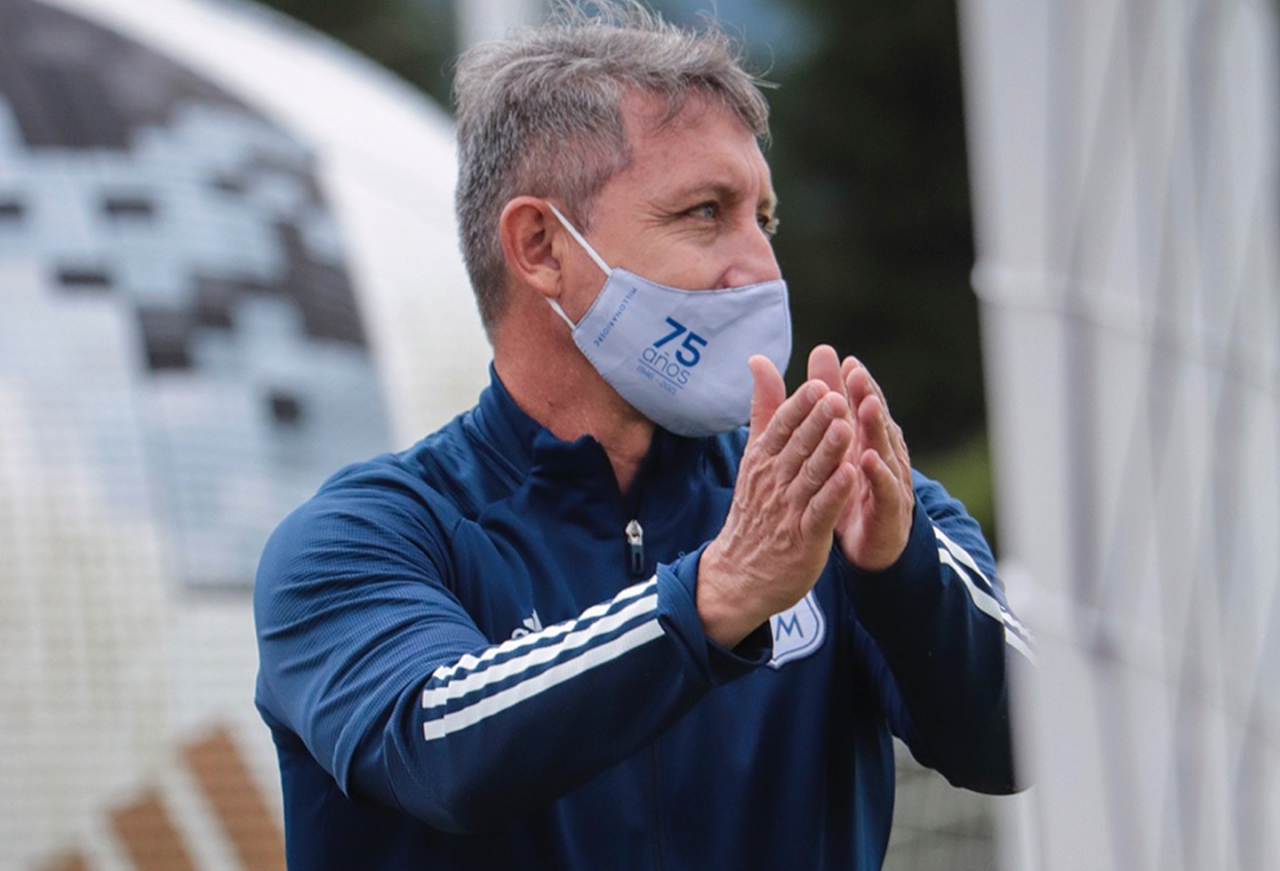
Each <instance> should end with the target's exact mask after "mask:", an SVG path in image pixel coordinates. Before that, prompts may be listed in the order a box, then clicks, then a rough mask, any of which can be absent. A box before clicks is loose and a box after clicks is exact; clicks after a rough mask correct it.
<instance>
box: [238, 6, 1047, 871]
mask: <svg viewBox="0 0 1280 871" xmlns="http://www.w3.org/2000/svg"><path fill="white" fill-rule="evenodd" d="M608 12H609V14H608V15H607V16H606V18H605V19H604V20H594V21H593V20H591V19H588V18H587V17H586V16H584V15H582V14H580V13H576V12H574V11H572V10H568V11H566V12H565V13H564V15H563V16H562V19H561V20H560V22H559V23H558V24H556V25H554V26H547V27H544V28H542V29H539V30H536V31H532V32H530V33H527V34H524V35H522V36H520V37H517V38H513V39H511V40H508V41H504V42H501V43H496V44H492V45H488V46H483V47H481V48H479V49H477V50H475V51H474V52H473V53H472V54H471V55H469V56H468V57H467V58H464V60H463V62H462V64H461V66H460V69H459V72H458V82H457V94H458V113H459V142H460V155H461V175H460V182H459V188H458V213H459V217H460V222H461V226H462V234H463V248H464V253H465V255H466V258H467V263H468V268H469V270H470V273H471V277H472V281H473V284H474V287H475V290H476V293H477V296H478V300H479V304H480V308H481V313H482V316H483V318H484V321H485V324H486V327H487V329H488V332H489V336H490V339H491V341H492V343H493V349H494V359H493V370H492V384H491V386H490V387H489V389H488V390H487V391H486V392H485V393H484V394H483V395H482V396H481V398H480V401H479V404H478V405H477V406H476V407H475V408H473V409H472V410H471V411H469V412H467V413H466V414H463V415H462V416H460V417H459V418H457V419H456V420H455V421H453V422H452V423H450V424H449V425H448V426H446V427H444V428H443V429H442V430H440V431H439V432H437V433H435V434H433V435H431V436H429V437H428V438H426V439H425V440H423V441H422V442H420V443H419V444H418V445H415V446H414V447H412V448H410V449H409V450H407V451H405V452H403V453H400V454H396V455H393V456H384V457H380V458H377V459H375V460H372V461H370V462H368V463H364V464H359V465H356V466H353V467H349V468H347V469H344V470H343V471H341V472H339V473H338V474H337V475H336V476H335V477H334V478H332V479H331V480H330V481H328V482H327V483H326V484H325V485H324V487H322V488H321V490H320V492H319V493H318V494H317V495H316V496H315V497H314V498H313V499H312V500H311V501H310V502H308V503H307V504H306V505H304V506H303V507H302V508H300V509H299V510H298V511H297V512H295V513H294V514H293V515H292V516H290V517H289V518H288V519H287V520H286V521H285V522H284V523H283V524H282V526H281V527H280V529H279V530H278V531H277V532H276V534H275V535H274V536H273V538H272V540H271V542H270V544H269V545H268V547H267V549H266V552H265V554H264V556H263V559H262V564H261V567H260V570H259V576H258V585H257V590H256V609H257V619H258V633H259V644H260V652H261V661H262V669H261V675H260V680H259V684H258V704H259V707H260V709H261V711H262V713H263V716H264V717H265V719H266V720H267V722H268V724H269V725H270V726H271V729H272V731H273V734H274V737H275V740H276V743H277V746H278V748H279V755H280V764H281V769H282V774H283V782H284V791H285V819H286V836H287V840H288V853H289V863H290V867H291V868H293V869H354V868H368V869H401V868H405V869H408V868H413V869H430V868H495V869H496V868H516V867H518V868H525V869H528V868H546V869H577V868H582V869H606V868H607V869H615V868H697V869H717V868H765V867H770V868H778V867H786V868H815V867H828V866H830V867H847V868H862V869H871V868H878V867H879V866H880V863H881V861H882V859H883V856H884V850H885V845H886V843H887V840H888V834H889V826H890V820H891V816H892V803H893V755H892V749H891V741H890V732H891V730H892V732H894V733H896V734H898V735H899V736H901V737H902V738H903V739H904V740H905V741H906V742H907V744H908V745H909V746H910V748H911V749H912V751H913V753H914V754H915V755H916V756H917V758H919V759H920V760H921V761H922V762H924V763H925V764H928V765H932V766H934V767H936V768H937V769H938V770H939V771H941V772H942V773H943V774H945V775H946V776H947V777H948V778H949V779H951V780H952V781H953V782H954V783H956V784H959V785H962V786H967V787H971V788H974V789H980V790H986V791H991V792H1001V791H1007V790H1009V789H1010V788H1011V787H1012V784H1013V775H1012V767H1011V762H1010V757H1011V753H1010V748H1009V743H1010V739H1009V724H1008V714H1007V686H1008V679H1007V677H1006V671H1007V666H1006V654H1007V651H1006V648H1008V647H1012V648H1014V652H1013V653H1012V654H1010V658H1011V659H1012V658H1016V657H1019V656H1021V655H1022V653H1021V652H1018V651H1019V650H1021V651H1025V649H1026V648H1025V644H1024V642H1023V641H1022V638H1021V635H1020V633H1021V628H1020V627H1019V626H1018V624H1017V622H1016V620H1014V618H1013V617H1012V616H1011V615H1010V614H1009V613H1008V611H1007V609H1006V608H1005V606H1004V604H1003V596H1002V593H1001V591H1000V589H999V587H998V586H996V585H995V581H994V577H995V576H994V571H993V568H994V567H993V564H992V558H991V555H990V553H989V551H988V549H987V547H986V546H985V544H984V543H983V542H982V538H981V535H980V532H979V531H978V529H977V525H976V524H975V523H974V522H973V521H972V520H970V519H969V518H968V517H967V516H966V515H965V513H964V511H963V508H962V507H961V506H960V505H959V504H958V503H956V502H954V501H953V500H951V499H950V498H949V497H947V495H946V494H945V493H944V492H943V491H942V489H941V488H940V487H939V486H938V485H937V484H935V483H933V482H931V481H929V480H927V479H925V478H923V477H922V476H919V475H916V474H914V473H913V472H912V470H911V466H910V460H909V457H908V454H907V450H906V447H905V445H904V443H903V440H902V435H901V432H900V431H899V429H898V427H897V426H896V425H895V424H894V423H893V421H892V419H891V417H890V416H889V411H888V407H887V406H886V404H885V401H884V398H883V396H882V395H881V394H880V391H879V388H878V387H877V386H876V384H875V381H874V380H873V379H872V378H871V376H870V374H869V373H868V372H867V371H866V369H865V368H863V367H862V366H861V365H860V364H859V363H858V362H857V361H856V360H853V359H851V358H850V359H846V360H844V361H843V362H841V361H840V360H839V359H838V358H837V356H836V353H835V352H834V351H833V350H832V349H830V348H827V347H821V348H818V349H816V350H815V351H814V352H813V353H812V354H811V355H810V357H809V364H808V365H809V380H808V381H807V382H806V383H805V384H804V385H803V386H801V387H800V389H798V390H797V391H796V392H795V393H794V394H793V395H791V396H790V397H788V396H786V391H785V388H784V386H783V380H782V376H781V374H780V372H779V369H780V368H781V367H782V366H785V363H786V358H787V356H788V355H789V352H790V328H789V321H788V319H787V307H786V287H785V285H784V284H783V283H782V282H781V275H780V270H779V268H778V264H777V262H776V260H775V259H774V256H773V251H772V248H771V244H770V235H771V233H772V230H773V224H774V209H775V197H774V192H773V189H772V185H771V181H770V175H769V168H768V165H767V164H766V162H765V160H764V158H763V156H762V154H761V151H760V148H759V145H758V141H759V140H760V139H761V138H762V137H763V136H764V135H765V133H766V111H765V105H764V102H763V100H762V99H761V97H760V95H759V92H758V91H757V89H756V87H755V84H754V82H753V81H752V79H751V78H750V77H749V76H748V75H747V74H746V73H744V72H743V71H742V70H741V68H740V67H739V66H738V64H737V63H736V61H735V59H734V57H733V55H732V54H731V53H730V51H729V48H728V46H727V43H726V41H725V39H724V38H723V36H722V35H720V34H718V33H715V32H710V33H701V34H695V33H688V32H682V31H680V30H677V29H673V28H670V27H669V26H667V25H664V24H662V23H660V22H658V21H656V20H655V19H653V18H651V17H650V16H649V15H647V14H646V13H644V12H643V11H642V10H639V9H638V8H635V7H633V6H627V7H626V8H621V9H618V8H615V9H613V10H608ZM748 417H749V423H750V426H749V428H748V429H743V428H741V427H738V426H737V425H738V424H741V423H742V422H743V421H744V420H745V419H747V418H748Z"/></svg>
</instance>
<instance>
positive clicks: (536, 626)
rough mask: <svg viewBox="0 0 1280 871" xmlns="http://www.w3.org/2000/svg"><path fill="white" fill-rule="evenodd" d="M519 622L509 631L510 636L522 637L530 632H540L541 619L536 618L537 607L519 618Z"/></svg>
mask: <svg viewBox="0 0 1280 871" xmlns="http://www.w3.org/2000/svg"><path fill="white" fill-rule="evenodd" d="M520 624H521V625H520V626H519V627H517V628H516V631H515V632H512V633H511V637H512V638H524V637H525V636H526V635H528V634H529V633H530V632H541V631H542V621H541V620H540V619H538V609H537V608H534V609H533V613H532V614H530V615H529V616H528V617H525V618H524V619H523V620H521V621H520Z"/></svg>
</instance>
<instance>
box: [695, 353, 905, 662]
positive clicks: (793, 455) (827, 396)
mask: <svg viewBox="0 0 1280 871" xmlns="http://www.w3.org/2000/svg"><path fill="white" fill-rule="evenodd" d="M750 366H751V374H752V377H753V379H754V385H755V386H754V392H753V395H752V400H751V424H750V434H749V436H748V439H747V447H746V451H745V452H744V453H743V457H742V463H741V465H740V466H739V470H738V481H737V485H736V487H735V488H734V494H733V504H732V506H731V507H730V509H729V515H728V517H727V518H726V520H725V524H724V527H723V529H722V530H721V531H720V534H719V535H717V536H716V538H715V539H714V540H713V541H712V542H711V543H710V544H709V545H707V548H706V550H705V551H704V552H703V555H702V559H701V562H700V563H699V568H698V591H697V605H698V613H699V615H700V616H701V618H702V623H703V627H704V629H705V630H706V632H707V635H708V637H710V638H712V639H714V640H715V641H717V642H719V643H720V644H722V645H724V646H726V647H734V646H736V645H737V644H738V643H739V642H740V641H741V640H742V639H744V638H745V637H746V636H747V635H748V634H750V633H751V631H752V630H754V629H755V628H756V627H758V626H760V625H761V624H762V623H763V622H764V621H765V620H768V619H769V617H770V616H771V615H772V614H776V613H778V612H780V611H785V610H786V609H787V608H789V607H791V606H792V605H794V604H795V603H796V602H798V601H799V600H800V599H801V598H803V597H804V595H805V594H806V593H807V592H808V591H809V590H810V589H811V588H812V587H813V585H814V583H815V582H816V581H817V579H818V576H819V575H820V574H821V572H822V569H823V567H824V566H825V565H826V562H827V559H828V557H829V555H830V552H831V547H832V541H833V537H834V541H835V543H836V544H837V545H838V546H839V548H840V551H841V553H842V554H843V555H844V557H845V559H847V560H848V561H849V562H850V563H852V564H853V565H855V566H857V567H858V568H860V569H864V570H867V571H878V570H881V569H885V568H888V567H889V566H891V565H893V563H894V562H896V561H897V559H898V557H899V556H901V554H902V552H903V550H904V549H905V548H906V544H907V538H908V536H909V535H910V532H911V516H912V511H913V509H914V507H915V492H914V490H913V488H912V484H911V461H910V457H909V456H908V454H907V447H906V443H905V442H904V441H903V438H902V430H901V429H900V428H899V427H898V425H897V424H896V423H894V421H893V418H892V417H890V415H889V408H888V405H887V404H886V403H885V400H884V395H883V394H882V393H881V392H880V387H879V385H877V384H876V382H875V380H874V379H873V378H872V377H871V373H870V372H868V371H867V370H866V368H865V367H864V366H863V365H862V364H861V363H860V362H858V361H857V360H856V359H854V358H853V357H846V358H845V359H844V361H843V362H841V361H840V359H839V357H838V356H837V354H836V352H835V349H833V348H832V347H830V346H829V345H820V346H818V347H817V348H815V349H814V350H813V352H812V353H811V354H810V355H809V372H808V374H809V380H807V381H806V382H805V383H804V384H802V385H801V386H800V387H799V389H797V390H796V392H795V393H793V394H792V395H791V396H787V395H786V386H785V384H784V382H783V380H782V375H781V374H780V373H779V372H778V370H777V368H776V367H775V366H774V365H773V364H772V363H771V362H770V361H769V360H768V359H767V358H765V357H760V356H757V357H752V358H751V360H750Z"/></svg>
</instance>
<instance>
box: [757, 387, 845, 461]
mask: <svg viewBox="0 0 1280 871" xmlns="http://www.w3.org/2000/svg"><path fill="white" fill-rule="evenodd" d="M784 389H785V388H784ZM830 392H831V391H830V390H829V389H828V388H827V385H825V384H823V383H822V382H821V381H806V382H805V383H804V384H801V385H800V388H799V389H798V390H796V392H795V393H793V394H791V396H789V397H788V398H787V399H786V400H784V401H783V403H782V404H781V405H779V406H778V408H777V411H776V412H775V413H774V415H773V419H772V420H770V421H769V423H768V425H767V426H765V427H764V429H763V430H761V431H760V432H759V434H758V435H757V436H756V444H757V446H758V447H759V448H760V449H761V450H764V451H766V452H767V453H769V454H775V455H776V454H779V453H781V452H782V451H783V449H784V448H786V447H787V445H788V444H789V443H790V441H791V439H792V437H793V436H794V435H795V432H796V430H797V429H798V428H799V427H800V426H801V425H802V424H803V423H804V422H805V420H806V419H807V418H808V416H809V415H810V414H811V413H812V412H813V409H814V407H815V406H816V405H817V404H818V403H819V402H821V401H822V398H823V397H824V396H826V395H827V394H829V393H830ZM815 443H816V441H815Z"/></svg>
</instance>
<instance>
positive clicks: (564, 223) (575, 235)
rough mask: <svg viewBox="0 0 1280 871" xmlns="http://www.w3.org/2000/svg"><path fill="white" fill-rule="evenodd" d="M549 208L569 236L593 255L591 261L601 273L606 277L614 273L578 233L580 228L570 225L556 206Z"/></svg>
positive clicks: (550, 204) (548, 204)
mask: <svg viewBox="0 0 1280 871" xmlns="http://www.w3.org/2000/svg"><path fill="white" fill-rule="evenodd" d="M547 207H548V208H550V209H551V212H552V214H554V215H555V216H556V218H558V219H559V221H560V225H561V226H562V227H564V228H565V229H566V230H568V231H569V235H570V236H572V237H573V238H574V240H575V241H577V243H578V244H579V245H581V246H582V250H583V251H586V252H587V253H588V254H590V255H591V259H592V260H594V261H595V262H596V266H599V267H600V271H601V272H603V273H604V274H605V275H606V276H608V275H609V274H610V273H612V272H613V270H612V269H610V268H609V264H608V263H605V262H604V258H603V257H601V256H600V255H599V254H597V253H596V249H594V248H592V247H591V244H590V243H589V242H587V240H586V239H584V238H582V234H581V233H579V232H578V228H577V227H575V226H573V224H570V223H569V219H568V218H566V217H565V216H564V215H562V214H560V210H559V209H557V208H556V207H555V204H554V203H550V202H549V203H547Z"/></svg>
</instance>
